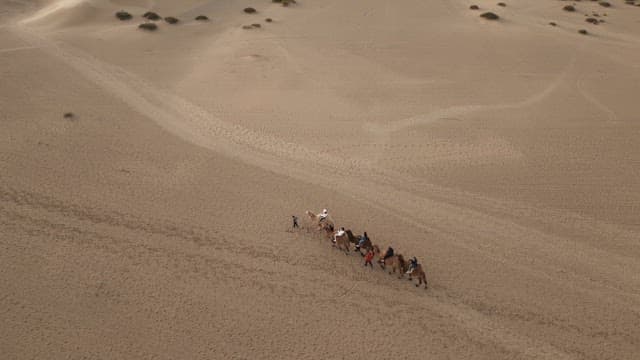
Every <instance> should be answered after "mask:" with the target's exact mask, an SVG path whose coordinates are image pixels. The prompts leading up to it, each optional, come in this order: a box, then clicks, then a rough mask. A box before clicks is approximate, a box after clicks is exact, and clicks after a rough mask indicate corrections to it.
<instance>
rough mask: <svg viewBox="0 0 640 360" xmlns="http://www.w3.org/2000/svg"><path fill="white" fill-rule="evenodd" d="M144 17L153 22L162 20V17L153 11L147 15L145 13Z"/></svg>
mask: <svg viewBox="0 0 640 360" xmlns="http://www.w3.org/2000/svg"><path fill="white" fill-rule="evenodd" d="M142 17H143V18H146V19H149V20H153V21H158V20H160V19H161V17H160V15H158V14H156V13H154V12H153V11H147V12H146V13H144V15H142Z"/></svg>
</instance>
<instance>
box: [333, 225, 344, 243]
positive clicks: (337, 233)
mask: <svg viewBox="0 0 640 360" xmlns="http://www.w3.org/2000/svg"><path fill="white" fill-rule="evenodd" d="M344 234H346V232H345V231H344V228H343V227H341V228H340V230H338V231H336V234H335V235H334V236H333V242H334V243H335V242H337V241H338V238H339V237H340V236H344Z"/></svg>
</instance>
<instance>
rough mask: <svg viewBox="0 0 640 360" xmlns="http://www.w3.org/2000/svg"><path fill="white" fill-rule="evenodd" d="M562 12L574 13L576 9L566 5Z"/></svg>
mask: <svg viewBox="0 0 640 360" xmlns="http://www.w3.org/2000/svg"><path fill="white" fill-rule="evenodd" d="M562 10H564V11H569V12H573V11H576V8H575V7H573V6H572V5H566V6H565V7H563V8H562Z"/></svg>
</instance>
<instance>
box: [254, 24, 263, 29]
mask: <svg viewBox="0 0 640 360" xmlns="http://www.w3.org/2000/svg"><path fill="white" fill-rule="evenodd" d="M251 26H253V27H254V28H261V27H262V25H260V24H251Z"/></svg>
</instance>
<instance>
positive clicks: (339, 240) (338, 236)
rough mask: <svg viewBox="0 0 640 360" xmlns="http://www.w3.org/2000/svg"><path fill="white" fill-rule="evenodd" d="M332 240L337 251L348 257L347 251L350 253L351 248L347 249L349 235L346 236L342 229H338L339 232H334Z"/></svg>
mask: <svg viewBox="0 0 640 360" xmlns="http://www.w3.org/2000/svg"><path fill="white" fill-rule="evenodd" d="M333 240H334V243H335V246H336V247H337V248H338V249H339V250H343V251H344V252H345V254H346V255H349V251H351V248H350V247H349V244H350V242H349V235H347V232H346V231H345V230H344V228H340V230H338V231H336V233H335V235H334V237H333Z"/></svg>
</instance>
